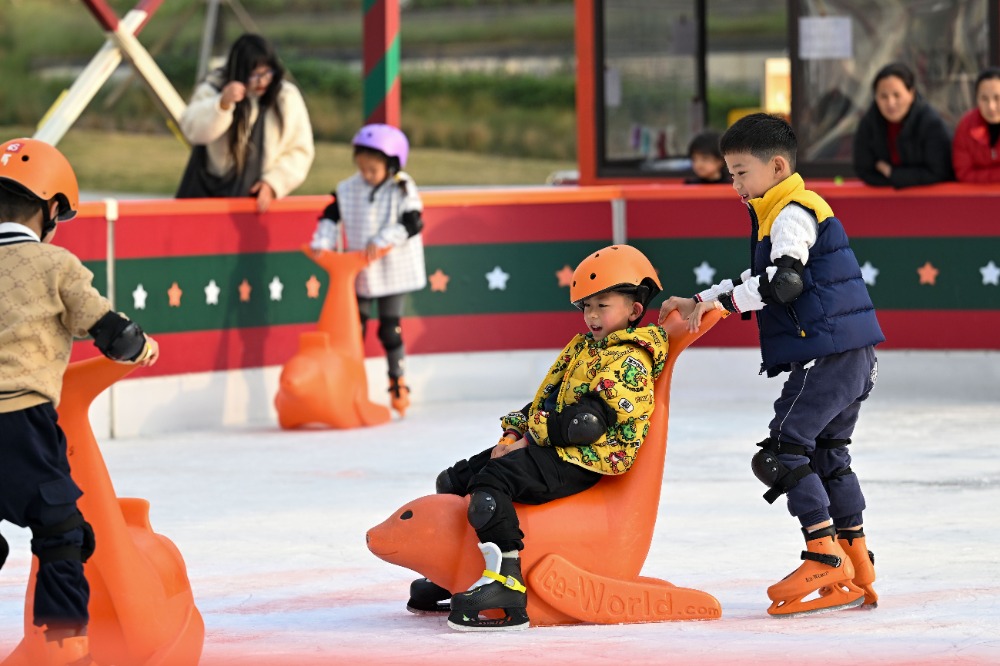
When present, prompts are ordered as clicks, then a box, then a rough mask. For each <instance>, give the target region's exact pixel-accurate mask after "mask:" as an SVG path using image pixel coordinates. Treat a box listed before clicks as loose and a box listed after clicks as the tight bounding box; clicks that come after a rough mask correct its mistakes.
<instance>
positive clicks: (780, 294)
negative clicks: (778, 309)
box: [760, 257, 804, 305]
mask: <svg viewBox="0 0 1000 666" xmlns="http://www.w3.org/2000/svg"><path fill="white" fill-rule="evenodd" d="M774 265H775V266H777V269H778V270H776V271H775V273H774V277H773V278H770V279H768V277H767V271H764V274H763V275H762V276H761V278H760V298H761V300H762V301H764V302H765V303H767V304H768V305H774V304H780V305H788V304H789V303H791V302H793V301H794V300H795V299H796V298H798V297H799V296H801V295H802V290H803V289H804V285H803V283H802V269H803V266H802V262H801V261H799V260H798V259H792V258H791V257H779V258H778V259H776V260H775V262H774Z"/></svg>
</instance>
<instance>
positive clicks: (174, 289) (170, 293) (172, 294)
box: [167, 282, 184, 308]
mask: <svg viewBox="0 0 1000 666" xmlns="http://www.w3.org/2000/svg"><path fill="white" fill-rule="evenodd" d="M183 294H184V291H183V290H182V289H181V288H180V287H179V286H177V283H176V282H174V283H173V284H172V285H170V289H167V298H169V299H170V307H172V308H179V307H180V306H181V296H182V295H183Z"/></svg>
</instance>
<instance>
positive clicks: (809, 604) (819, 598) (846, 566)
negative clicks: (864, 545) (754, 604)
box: [767, 525, 865, 617]
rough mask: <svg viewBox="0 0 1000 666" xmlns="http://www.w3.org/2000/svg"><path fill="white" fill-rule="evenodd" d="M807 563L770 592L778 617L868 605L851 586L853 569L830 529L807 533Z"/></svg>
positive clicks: (803, 556) (776, 584)
mask: <svg viewBox="0 0 1000 666" xmlns="http://www.w3.org/2000/svg"><path fill="white" fill-rule="evenodd" d="M803 534H805V537H806V550H804V551H802V559H803V560H805V561H804V562H803V563H802V564H801V565H800V566H799V568H798V569H796V570H795V571H793V572H792V573H790V574H788V575H787V576H785V578H784V579H782V580H781V581H779V582H777V583H775V584H774V585H772V586H771V587H769V588H767V596H768V597H770V599H771V601H772V602H773V603H772V604H771V607H770V608H768V609H767V612H768V613H769V614H770V615H773V616H775V617H794V616H796V615H807V614H813V613H825V612H828V611H835V610H841V609H846V608H854V607H855V606H860V605H861V604H863V603H864V601H865V593H864V591H863V590H862V589H861V588H859V587H858V586H857V585H855V584H854V583H853V582H852V579H853V578H854V565H853V564H852V563H851V559H850V558H849V557H848V556H847V554H846V553H845V552H844V550H843V548H841V547H840V545H838V543H837V542H836V541H835V540H834V535H835V534H836V530H835V529H834V528H833V526H832V525H831V526H830V527H824V528H823V529H820V530H816V531H815V532H809V533H806V532H805V530H803Z"/></svg>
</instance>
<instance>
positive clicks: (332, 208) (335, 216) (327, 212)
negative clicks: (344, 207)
mask: <svg viewBox="0 0 1000 666" xmlns="http://www.w3.org/2000/svg"><path fill="white" fill-rule="evenodd" d="M319 219H321V220H330V221H331V222H340V204H338V203H337V195H336V194H334V196H333V203H331V204H329V205H328V206H327V207H326V208H324V209H323V212H322V213H320V216H319Z"/></svg>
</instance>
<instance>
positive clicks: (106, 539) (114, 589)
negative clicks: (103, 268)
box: [2, 357, 205, 666]
mask: <svg viewBox="0 0 1000 666" xmlns="http://www.w3.org/2000/svg"><path fill="white" fill-rule="evenodd" d="M135 367H136V366H134V365H130V364H121V363H114V362H113V361H109V360H108V359H105V358H103V357H97V358H92V359H88V360H86V361H79V362H76V363H72V364H70V366H69V368H68V369H67V371H66V375H65V378H64V380H63V392H62V400H61V402H60V404H59V409H58V411H59V423H60V425H61V426H62V429H63V431H64V432H65V434H66V442H67V447H68V452H69V463H70V467H71V469H72V476H73V480H74V481H75V482H76V484H77V485H78V486H80V488H81V490H83V496H82V497H81V498H80V499H79V500H78V501H77V504H78V506H79V507H80V511H81V512H82V513H83V515H84V517H85V518H86V520H87V521H88V522H89V523H90V524H91V525H92V526H93V528H94V534H95V538H96V542H97V550H96V551H95V552H94V554H93V556H92V557H91V558H90V559H89V560H88V561H87V563H86V564H85V565H84V573H85V575H86V577H87V581H88V582H89V583H90V605H89V610H90V624H89V627H88V637H89V646H90V654H91V655H92V656H93V659H94V662H95V663H96V664H114V665H115V666H168V665H169V666H195V665H196V664H197V663H198V661H199V659H200V657H201V651H202V647H203V645H204V642H205V624H204V622H203V621H202V618H201V614H200V613H199V612H198V609H197V608H196V607H195V604H194V596H193V594H192V591H191V584H190V582H189V581H188V577H187V568H186V566H185V564H184V559H183V557H182V556H181V553H180V551H179V550H178V549H177V547H176V546H175V545H174V544H173V543H172V542H171V541H170V540H169V539H168V538H167V537H165V536H163V535H161V534H157V533H155V532H153V529H152V527H151V525H150V523H149V502H147V501H146V500H143V499H136V498H119V497H117V495H116V494H115V490H114V487H113V485H112V483H111V477H110V475H109V474H108V469H107V467H106V465H105V464H104V458H103V456H102V455H101V451H100V448H99V447H98V445H97V440H96V438H95V437H94V433H93V431H92V429H91V427H90V420H89V418H88V411H89V408H90V404H91V402H93V400H94V398H96V397H97V395H98V394H100V393H101V392H102V391H103V390H104V389H106V388H107V387H109V386H111V384H113V383H114V382H116V381H117V380H118V379H120V378H122V377H124V376H125V375H126V374H128V373H129V372H131V371H132V370H134V369H135ZM37 571H38V559H37V558H32V565H31V574H30V577H29V579H28V589H27V593H26V596H25V609H24V639H23V640H22V641H21V643H20V644H19V645H18V646H17V648H15V650H14V652H13V653H11V655H10V656H9V657H7V659H5V660H4V661H3V662H2V666H39V665H42V664H47V663H49V661H50V659H49V658H48V657H47V651H48V648H49V647H50V646H47V645H46V642H45V635H44V633H43V632H42V629H40V628H39V627H36V626H34V623H33V607H34V592H35V575H36V573H37Z"/></svg>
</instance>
